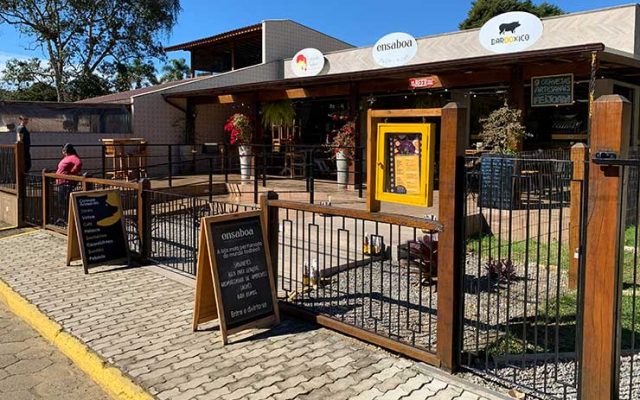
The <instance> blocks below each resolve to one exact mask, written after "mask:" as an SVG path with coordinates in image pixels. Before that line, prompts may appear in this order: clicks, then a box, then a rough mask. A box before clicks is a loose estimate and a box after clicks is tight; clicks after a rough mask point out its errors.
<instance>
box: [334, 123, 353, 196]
mask: <svg viewBox="0 0 640 400" xmlns="http://www.w3.org/2000/svg"><path fill="white" fill-rule="evenodd" d="M355 131H356V124H355V122H353V121H351V122H347V123H346V124H344V125H343V126H342V127H341V128H340V129H338V130H337V131H336V132H334V135H333V138H332V139H331V142H330V143H329V152H330V153H331V156H332V158H334V159H335V160H336V170H337V178H338V187H339V188H340V189H345V188H346V187H347V183H348V182H349V164H350V163H351V161H352V160H353V157H354V155H355V147H356V132H355Z"/></svg>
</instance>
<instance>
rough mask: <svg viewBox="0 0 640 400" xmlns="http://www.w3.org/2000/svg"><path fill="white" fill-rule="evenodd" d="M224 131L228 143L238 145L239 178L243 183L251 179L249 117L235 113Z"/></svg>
mask: <svg viewBox="0 0 640 400" xmlns="http://www.w3.org/2000/svg"><path fill="white" fill-rule="evenodd" d="M224 130H225V131H227V132H229V143H231V144H235V145H238V152H239V154H240V176H241V179H242V180H243V181H245V180H249V179H250V178H251V146H250V144H251V139H252V136H253V127H252V125H251V120H250V119H249V117H247V116H246V115H244V114H242V113H235V114H233V115H232V116H231V117H229V119H228V120H227V123H226V124H225V125H224Z"/></svg>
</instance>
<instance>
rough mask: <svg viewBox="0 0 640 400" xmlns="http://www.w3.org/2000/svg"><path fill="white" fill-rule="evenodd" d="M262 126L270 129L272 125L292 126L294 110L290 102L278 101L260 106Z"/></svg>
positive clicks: (294, 116) (294, 115)
mask: <svg viewBox="0 0 640 400" xmlns="http://www.w3.org/2000/svg"><path fill="white" fill-rule="evenodd" d="M261 110H262V125H263V126H264V127H265V128H267V129H271V126H272V125H282V126H293V121H294V120H295V118H296V110H295V109H294V108H293V103H292V102H291V101H290V100H280V101H274V102H271V103H264V104H262V105H261Z"/></svg>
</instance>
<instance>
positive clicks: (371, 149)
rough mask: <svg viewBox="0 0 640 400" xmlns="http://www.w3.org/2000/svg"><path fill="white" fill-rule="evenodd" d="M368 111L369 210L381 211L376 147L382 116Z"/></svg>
mask: <svg viewBox="0 0 640 400" xmlns="http://www.w3.org/2000/svg"><path fill="white" fill-rule="evenodd" d="M372 111H373V110H368V111H367V161H366V162H367V211H369V212H378V211H380V200H377V199H376V169H377V166H376V148H377V142H378V122H379V121H380V118H374V117H373V116H372Z"/></svg>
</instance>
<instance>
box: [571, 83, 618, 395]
mask: <svg viewBox="0 0 640 400" xmlns="http://www.w3.org/2000/svg"><path fill="white" fill-rule="evenodd" d="M592 118H593V119H592V121H591V138H590V140H591V142H590V151H591V154H592V155H594V154H596V152H598V151H612V152H615V153H617V155H618V157H619V158H625V157H626V156H627V154H628V150H629V148H628V146H629V134H630V126H631V125H630V122H631V104H630V103H629V102H628V101H627V100H626V99H625V98H623V97H622V96H619V95H607V96H602V97H600V98H599V99H598V100H596V101H595V102H594V108H593V117H592ZM621 171H622V169H621V167H616V166H603V165H597V164H595V163H593V162H591V163H590V164H589V195H588V212H587V218H588V219H587V223H588V225H587V237H586V251H585V268H584V279H583V282H584V301H583V307H584V313H583V314H584V317H583V322H582V324H583V326H582V329H581V330H582V332H583V340H582V348H581V352H580V354H581V362H580V363H579V365H580V372H581V373H580V387H579V391H580V398H581V399H582V400H607V399H617V398H618V362H619V357H620V327H619V324H618V321H617V317H616V316H617V315H619V314H620V293H621V289H622V288H621V282H622V279H621V274H622V269H621V268H620V263H621V259H622V243H621V240H620V230H621V229H622V226H623V223H624V215H621V214H622V213H621V210H624V202H625V200H626V196H625V190H624V187H623V183H624V182H623V176H622V173H621ZM578 329H580V328H578Z"/></svg>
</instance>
